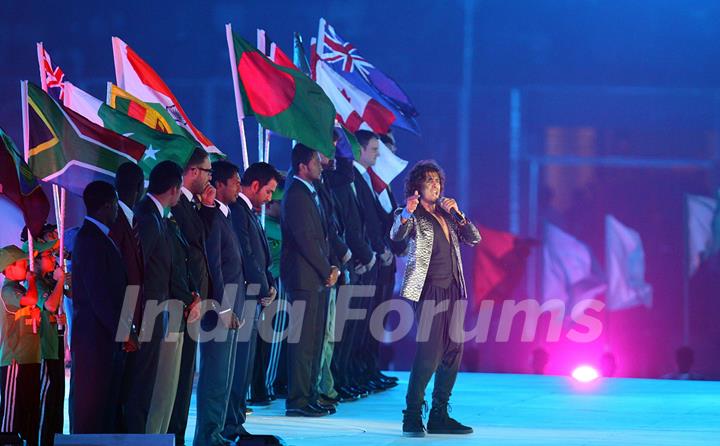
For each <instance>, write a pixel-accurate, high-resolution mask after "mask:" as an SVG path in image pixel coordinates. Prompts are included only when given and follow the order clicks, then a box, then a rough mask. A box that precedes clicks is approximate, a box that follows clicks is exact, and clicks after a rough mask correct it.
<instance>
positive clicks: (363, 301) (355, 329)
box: [331, 270, 371, 389]
mask: <svg viewBox="0 0 720 446" xmlns="http://www.w3.org/2000/svg"><path fill="white" fill-rule="evenodd" d="M370 276H371V275H370V274H363V275H357V274H355V272H354V271H352V270H351V271H350V285H352V286H355V285H366V284H367V283H366V282H369V281H370V280H369V279H370ZM348 296H349V295H348V294H347V293H346V292H343V289H342V287H341V288H340V290H339V291H338V295H337V303H336V305H337V308H338V310H337V311H336V313H335V317H336V319H337V320H338V321H341V320H343V319H344V320H345V323H344V327H341V326H340V324H339V323H336V325H335V348H334V351H333V358H332V365H331V366H332V374H333V378H334V380H335V388H336V389H339V388H340V387H344V386H348V385H351V384H352V382H351V381H352V377H353V375H354V372H355V370H354V365H355V363H354V358H355V354H354V353H355V352H356V350H357V349H358V345H359V342H360V332H361V325H362V321H358V320H354V319H353V320H347V318H346V317H345V315H344V314H342V313H341V311H342V309H343V308H346V307H347V304H345V303H344V300H345V299H347V298H348ZM349 297H350V308H352V309H356V308H366V307H367V299H368V298H367V297H352V296H349ZM341 328H342V330H343V331H342V333H341V332H340V329H341ZM338 338H339V339H340V341H337V339H338Z"/></svg>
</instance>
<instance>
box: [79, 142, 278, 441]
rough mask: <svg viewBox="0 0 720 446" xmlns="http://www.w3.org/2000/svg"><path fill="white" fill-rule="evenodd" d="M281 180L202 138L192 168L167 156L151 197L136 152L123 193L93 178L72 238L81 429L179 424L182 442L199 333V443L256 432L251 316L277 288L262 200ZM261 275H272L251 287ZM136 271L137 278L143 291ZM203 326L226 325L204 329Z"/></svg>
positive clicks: (122, 175)
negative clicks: (251, 408)
mask: <svg viewBox="0 0 720 446" xmlns="http://www.w3.org/2000/svg"><path fill="white" fill-rule="evenodd" d="M280 180H281V176H280V174H279V173H278V172H277V171H276V170H275V169H274V168H273V167H272V166H270V165H269V164H266V163H256V164H254V165H252V166H250V167H249V168H248V169H247V170H246V171H245V172H244V175H243V178H242V180H241V178H240V175H239V170H238V168H237V167H236V166H235V165H233V164H232V163H230V162H227V161H218V162H215V163H213V164H212V165H211V163H210V160H209V158H208V156H207V154H206V153H205V152H204V151H202V150H200V149H198V150H196V152H195V153H194V154H193V155H192V156H191V158H190V160H189V161H188V163H187V165H186V166H185V168H184V169H182V168H181V167H180V166H178V165H177V164H175V163H173V162H170V161H166V162H161V163H159V164H158V165H157V166H156V167H155V168H154V169H153V171H152V172H151V174H150V179H149V186H148V189H147V193H145V194H144V197H142V196H143V175H142V172H141V171H140V170H139V168H137V166H135V165H133V164H125V165H123V166H121V167H120V169H119V170H118V172H117V175H116V186H117V195H116V193H115V189H114V188H113V186H112V185H110V184H108V183H103V182H95V183H91V184H90V185H89V186H88V187H87V188H86V190H85V191H84V196H83V199H84V202H85V206H86V209H87V213H88V216H87V217H86V220H85V222H84V224H83V226H82V227H81V229H80V231H79V232H78V235H77V237H76V241H75V246H74V250H73V270H74V279H73V284H74V288H73V307H74V312H73V324H72V329H73V335H72V343H71V352H72V374H71V397H70V418H71V419H70V422H71V431H72V432H74V433H83V432H129V433H166V432H167V433H172V434H174V435H175V436H176V443H177V444H184V439H185V430H186V427H187V420H188V413H189V408H190V399H191V395H192V387H193V379H194V373H195V357H196V350H197V348H198V345H199V349H200V352H199V353H200V354H199V357H200V364H199V377H198V389H197V405H198V408H197V409H198V410H197V412H198V418H197V420H196V431H195V436H194V438H195V440H194V443H195V444H198V445H204V444H227V440H228V439H229V440H234V439H235V438H237V436H238V435H242V434H244V433H245V431H244V429H243V423H244V421H245V392H244V391H241V390H240V389H247V387H248V385H249V377H250V373H251V370H250V368H249V365H250V364H252V361H251V356H252V355H253V354H254V352H253V344H254V341H255V339H256V336H255V333H252V332H251V333H245V334H243V333H242V330H241V329H243V328H244V329H245V330H246V331H247V330H250V331H252V330H254V328H255V321H254V318H255V315H256V314H258V312H257V311H256V309H255V308H254V307H255V306H257V305H267V304H269V303H270V302H271V301H272V300H273V298H274V297H275V285H274V280H273V278H272V275H271V274H270V271H269V267H270V255H269V251H268V249H267V243H266V241H265V240H266V239H265V235H264V233H263V229H262V227H261V226H260V224H259V223H258V221H257V219H256V217H255V209H256V208H258V207H260V206H261V205H262V204H263V203H265V202H267V201H269V199H270V196H271V195H272V192H273V191H274V189H275V187H277V184H278V183H279V181H280ZM116 197H119V200H118V199H117V198H116ZM141 197H142V198H141ZM118 207H119V208H120V212H118ZM250 281H252V283H257V284H260V289H259V292H256V293H254V294H253V295H249V294H247V293H246V286H245V285H246V283H248V282H250ZM126 284H127V285H135V286H136V289H139V291H140V292H139V299H137V303H136V304H135V303H134V301H133V299H132V297H129V296H125V293H126V291H125V290H126V286H125V285H126ZM128 289H132V288H131V287H128ZM98 290H101V291H100V292H98ZM131 294H132V293H128V295H131ZM99 296H102V298H99ZM246 301H247V302H248V304H247V305H246ZM129 302H131V303H130V304H129ZM123 305H125V307H123ZM203 306H204V309H203ZM208 307H209V308H208ZM128 308H131V310H130V311H128ZM248 308H250V311H248ZM207 310H212V311H207ZM248 313H249V315H248ZM118 321H121V323H120V325H118ZM123 323H124V325H125V326H126V327H127V340H126V341H124V342H123V343H122V348H118V343H117V342H116V331H118V330H119V331H122V328H121V327H122V326H123ZM215 328H219V333H220V334H219V335H218V334H217V330H216V331H215V332H213V330H214V329H215ZM198 333H200V335H199V334H198ZM203 333H214V336H217V337H215V338H213V339H212V340H209V341H208V342H204V341H205V340H204V339H203V338H202V334H203ZM117 335H118V336H120V333H118V334H117ZM198 336H200V337H199V338H198ZM238 337H239V338H240V339H239V340H238ZM138 341H140V342H138ZM231 396H232V397H231Z"/></svg>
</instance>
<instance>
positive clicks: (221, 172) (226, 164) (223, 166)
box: [210, 160, 240, 187]
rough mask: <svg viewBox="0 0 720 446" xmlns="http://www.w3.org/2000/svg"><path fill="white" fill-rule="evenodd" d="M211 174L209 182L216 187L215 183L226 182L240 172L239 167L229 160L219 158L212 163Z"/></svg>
mask: <svg viewBox="0 0 720 446" xmlns="http://www.w3.org/2000/svg"><path fill="white" fill-rule="evenodd" d="M212 170H213V175H212V179H211V180H210V182H211V183H212V185H213V186H215V187H217V183H223V184H227V181H228V180H229V179H230V178H232V177H233V176H235V174H238V173H240V168H239V167H238V166H236V165H235V164H233V163H231V162H230V161H225V160H220V161H215V162H214V163H212Z"/></svg>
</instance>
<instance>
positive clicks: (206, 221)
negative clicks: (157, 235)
mask: <svg viewBox="0 0 720 446" xmlns="http://www.w3.org/2000/svg"><path fill="white" fill-rule="evenodd" d="M172 214H173V215H174V216H175V221H177V224H178V226H179V227H180V232H182V234H183V236H184V237H185V240H186V241H187V245H188V254H189V261H188V266H189V268H190V274H191V276H192V277H194V278H195V284H196V286H197V291H198V293H200V296H201V297H202V298H203V299H206V298H208V296H210V295H211V292H210V286H211V284H210V274H209V271H208V259H207V253H206V246H205V240H206V236H207V234H208V231H209V228H210V223H211V220H212V218H213V215H215V208H209V207H206V206H201V207H200V209H199V210H198V209H197V208H196V207H195V205H194V204H193V203H192V202H191V201H190V200H188V199H187V197H185V195H184V194H182V195H180V201H178V204H177V205H175V206H174V207H173V208H172Z"/></svg>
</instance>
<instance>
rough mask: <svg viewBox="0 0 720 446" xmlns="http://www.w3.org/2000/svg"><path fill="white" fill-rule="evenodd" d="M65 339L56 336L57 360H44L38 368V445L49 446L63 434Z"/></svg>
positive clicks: (62, 336)
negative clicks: (56, 435) (56, 436)
mask: <svg viewBox="0 0 720 446" xmlns="http://www.w3.org/2000/svg"><path fill="white" fill-rule="evenodd" d="M64 353H65V337H64V335H61V336H58V355H59V356H60V358H59V359H44V360H43V362H42V365H41V366H40V380H41V381H40V407H41V409H40V444H41V445H42V446H51V445H53V444H54V443H55V434H62V432H63V418H64V417H63V415H64V412H65V410H64V409H65V354H64Z"/></svg>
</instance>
